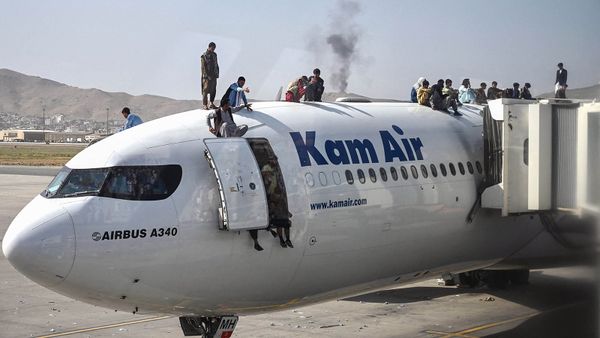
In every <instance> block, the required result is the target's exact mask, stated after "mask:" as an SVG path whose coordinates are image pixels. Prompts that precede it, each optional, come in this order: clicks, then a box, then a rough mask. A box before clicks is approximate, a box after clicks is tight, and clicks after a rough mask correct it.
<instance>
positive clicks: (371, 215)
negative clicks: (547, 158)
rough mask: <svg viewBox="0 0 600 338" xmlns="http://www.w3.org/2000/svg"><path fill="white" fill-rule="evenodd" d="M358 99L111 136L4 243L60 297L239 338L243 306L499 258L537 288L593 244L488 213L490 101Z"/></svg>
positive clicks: (528, 220) (563, 227)
mask: <svg viewBox="0 0 600 338" xmlns="http://www.w3.org/2000/svg"><path fill="white" fill-rule="evenodd" d="M348 101H349V102H330V103H321V102H313V103H291V102H259V103H255V104H254V106H253V108H254V110H253V111H248V110H242V111H240V112H239V113H237V114H235V121H236V123H238V124H246V125H247V126H248V132H247V133H246V134H245V135H244V136H243V137H232V138H216V137H215V136H214V135H213V134H211V133H210V132H209V130H208V127H207V125H206V117H207V114H208V113H209V111H205V110H193V111H188V112H183V113H179V114H175V115H171V116H167V117H163V118H160V119H157V120H153V121H150V122H146V123H143V124H141V125H139V126H136V127H134V128H131V129H128V130H125V131H123V132H120V133H117V134H115V135H112V136H110V137H107V138H106V139H104V140H102V141H100V142H97V143H95V144H93V145H91V146H90V147H88V148H86V149H84V150H82V151H81V152H80V153H79V154H77V155H76V156H75V157H73V158H72V159H71V160H70V161H69V162H68V163H67V164H66V166H65V167H64V168H63V169H62V170H60V172H59V173H58V174H57V176H56V177H55V178H54V179H53V180H52V182H51V183H50V184H49V185H48V187H47V188H46V189H45V190H44V191H43V192H41V193H40V194H39V195H38V196H36V197H35V198H34V199H33V200H32V201H31V202H30V203H29V204H28V205H27V206H25V207H24V208H23V210H22V211H21V212H20V213H19V214H18V216H17V217H16V218H15V219H14V220H13V222H12V223H11V225H10V227H9V229H8V231H7V233H6V235H5V237H4V240H3V243H2V250H3V252H4V254H5V256H6V257H7V259H8V260H9V262H10V263H11V264H12V265H13V266H14V267H15V268H16V269H17V270H18V271H19V272H21V273H22V274H23V275H25V276H27V277H28V278H30V279H31V280H33V281H35V282H36V283H38V284H40V285H42V286H44V287H46V288H48V289H51V290H53V291H55V292H57V293H60V294H63V295H65V296H68V297H71V298H73V299H77V300H79V301H82V302H86V303H90V304H94V305H98V306H102V307H106V308H110V309H115V310H121V311H129V312H133V313H139V314H151V313H161V314H172V315H176V316H179V319H180V324H181V327H182V330H183V333H184V334H185V335H201V336H204V337H228V336H230V335H231V334H232V333H233V330H234V329H235V325H236V323H237V321H238V316H243V315H251V314H259V313H266V312H271V311H279V310H284V309H290V308H295V307H300V306H305V305H308V304H313V303H317V302H323V301H327V300H333V299H339V298H342V297H348V296H352V295H358V294H361V293H366V292H370V291H373V290H378V289H383V288H387V287H390V286H394V285H400V284H406V283H413V282H415V281H418V280H423V279H431V278H435V277H436V276H440V275H444V274H449V273H454V274H455V273H460V272H467V271H475V270H479V269H486V268H487V269H491V270H495V271H498V272H499V273H498V274H497V275H495V276H496V277H495V278H500V279H502V280H505V281H507V280H510V279H512V280H513V281H514V282H515V283H516V282H526V280H527V276H528V271H529V270H528V269H533V268H543V267H549V266H560V265H563V264H567V263H568V262H572V261H573V259H574V258H579V257H580V256H585V254H582V252H584V253H585V250H574V249H573V248H570V247H568V246H567V245H564V243H563V241H560V240H559V238H566V237H568V238H569V240H570V242H572V243H575V242H576V241H578V240H579V239H578V238H580V237H577V236H572V234H569V231H570V230H569V229H571V228H570V227H569V225H572V224H574V223H582V222H583V220H581V219H579V218H577V217H568V216H552V224H553V227H552V229H551V230H552V231H550V229H549V228H548V222H544V219H542V216H541V215H538V214H535V213H522V214H515V215H511V216H509V217H502V216H501V214H500V211H499V210H496V209H485V208H477V205H478V203H479V200H480V194H481V187H482V186H483V185H485V183H486V177H487V175H488V174H489V171H490V168H489V167H490V165H489V163H488V161H489V159H488V158H486V157H484V142H483V138H482V126H483V117H482V116H483V111H484V109H483V107H482V106H477V105H469V104H465V105H463V106H462V107H460V108H459V110H460V112H461V113H462V114H463V115H462V116H460V117H455V116H452V115H449V114H446V113H444V112H440V111H434V110H432V109H431V108H429V107H425V106H420V105H417V104H413V103H402V102H393V103H390V102H360V101H361V100H348ZM357 101H358V102H357ZM266 165H270V166H271V168H270V170H268V171H266V170H264V167H265V166H266ZM545 217H548V216H545ZM275 220H279V221H280V222H279V224H280V225H279V226H280V227H281V226H282V225H281V224H283V226H284V227H285V225H286V224H287V225H290V224H291V226H290V228H289V229H290V234H291V235H290V243H289V244H292V245H291V246H290V245H288V243H286V242H285V241H282V240H279V239H278V238H273V237H272V235H274V234H272V232H271V231H268V229H267V228H269V225H272V224H274V223H276V222H275ZM263 230H267V231H263ZM253 233H254V234H255V235H256V237H257V239H258V242H257V243H259V246H260V247H261V249H263V250H262V251H259V250H257V249H255V247H254V245H253V243H254V242H253V239H252V236H251V235H252V234H253ZM557 234H558V235H557ZM274 236H276V235H274ZM282 239H283V238H282Z"/></svg>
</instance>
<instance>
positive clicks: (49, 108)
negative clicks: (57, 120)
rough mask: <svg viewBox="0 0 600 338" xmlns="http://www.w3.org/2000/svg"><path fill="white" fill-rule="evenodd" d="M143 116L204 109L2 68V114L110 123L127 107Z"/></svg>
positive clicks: (197, 103) (190, 103)
mask: <svg viewBox="0 0 600 338" xmlns="http://www.w3.org/2000/svg"><path fill="white" fill-rule="evenodd" d="M126 106H127V107H130V108H131V109H132V111H134V112H137V113H141V114H142V116H143V117H144V120H152V119H155V118H159V117H162V116H166V115H170V114H174V113H179V112H182V111H186V110H192V109H197V108H200V106H201V102H200V101H197V100H174V99H170V98H168V97H162V96H155V95H139V96H134V95H130V94H127V93H111V92H106V91H103V90H99V89H95V88H92V89H82V88H77V87H72V86H69V85H66V84H64V83H60V82H56V81H52V80H48V79H43V78H40V77H37V76H29V75H25V74H21V73H18V72H15V71H12V70H9V69H0V112H7V113H17V114H19V115H23V116H30V115H39V114H41V113H42V110H43V107H45V111H46V116H48V117H49V116H52V115H58V114H63V115H64V116H65V118H67V119H86V120H97V121H104V120H106V108H108V109H109V113H110V119H119V118H121V116H120V114H119V112H120V111H121V109H123V107H126Z"/></svg>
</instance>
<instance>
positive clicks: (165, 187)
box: [40, 164, 183, 201]
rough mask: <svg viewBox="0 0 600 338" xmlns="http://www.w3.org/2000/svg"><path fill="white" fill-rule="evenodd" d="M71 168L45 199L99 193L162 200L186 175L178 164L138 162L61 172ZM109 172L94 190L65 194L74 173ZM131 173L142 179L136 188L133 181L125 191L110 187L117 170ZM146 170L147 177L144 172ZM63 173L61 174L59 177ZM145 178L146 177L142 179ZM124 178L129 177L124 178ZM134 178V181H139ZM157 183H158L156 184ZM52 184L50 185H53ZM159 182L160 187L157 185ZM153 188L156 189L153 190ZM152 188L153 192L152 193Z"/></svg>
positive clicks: (140, 199)
mask: <svg viewBox="0 0 600 338" xmlns="http://www.w3.org/2000/svg"><path fill="white" fill-rule="evenodd" d="M65 170H68V171H69V173H68V175H67V176H66V177H64V178H63V179H62V182H61V183H60V187H59V188H58V189H57V190H56V191H55V193H54V194H52V195H50V194H49V192H48V189H46V190H44V191H43V192H42V193H41V194H40V195H41V196H43V197H45V198H69V197H83V196H96V197H106V198H114V199H120V200H138V201H158V200H164V199H167V198H169V197H170V196H171V195H172V194H173V193H174V192H175V191H176V190H177V188H178V187H179V186H180V184H181V180H182V177H183V169H182V168H181V166H180V165H178V164H164V165H136V166H114V167H103V168H85V169H83V168H79V169H74V168H69V167H66V166H65V167H64V168H63V169H61V171H60V172H59V174H60V173H62V172H64V171H65ZM103 170H105V171H106V174H105V175H104V177H103V179H102V182H101V183H100V184H97V185H94V189H82V190H81V191H74V192H69V193H64V189H65V186H66V185H67V184H68V183H69V182H70V180H71V179H73V177H74V175H82V174H84V173H86V172H88V171H89V172H93V171H100V172H101V171H103ZM123 172H127V173H128V174H131V173H132V172H133V174H134V175H135V177H134V178H135V179H139V181H137V183H134V184H136V185H135V186H134V187H131V184H130V183H131V182H129V181H125V184H126V185H127V186H129V188H130V189H128V190H126V191H123V192H116V191H115V190H112V191H111V189H110V187H109V186H108V185H109V182H114V181H112V180H113V179H115V177H116V176H115V175H116V174H117V173H119V174H122V173H123ZM142 172H143V174H144V175H146V176H140V177H138V175H142ZM58 177H59V175H58V174H57V178H58ZM142 177H143V178H144V180H142V179H141V178H142ZM122 179H127V177H123V178H122ZM135 179H134V182H136V180H135ZM55 180H56V178H55V179H54V180H53V181H52V182H51V183H50V185H51V184H52V183H53V182H54V181H55ZM153 184H154V185H153ZM50 185H49V186H50ZM155 185H156V186H155ZM150 188H152V189H150ZM158 188H160V189H161V190H159V192H157V189H158ZM148 191H150V192H148Z"/></svg>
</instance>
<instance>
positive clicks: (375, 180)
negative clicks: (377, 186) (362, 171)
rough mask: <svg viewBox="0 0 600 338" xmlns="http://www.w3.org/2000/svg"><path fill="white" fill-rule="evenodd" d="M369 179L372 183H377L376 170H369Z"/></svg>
mask: <svg viewBox="0 0 600 338" xmlns="http://www.w3.org/2000/svg"><path fill="white" fill-rule="evenodd" d="M369 178H370V179H371V182H373V183H375V182H377V175H376V174H375V170H373V168H369Z"/></svg>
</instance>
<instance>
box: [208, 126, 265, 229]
mask: <svg viewBox="0 0 600 338" xmlns="http://www.w3.org/2000/svg"><path fill="white" fill-rule="evenodd" d="M204 144H205V145H206V149H207V150H206V152H205V156H206V159H207V160H208V162H209V163H210V166H211V168H212V169H213V171H214V173H215V176H216V179H217V185H218V187H219V195H220V199H221V206H220V208H219V216H220V220H219V229H221V230H234V231H238V230H252V229H264V228H266V227H267V226H268V224H269V211H268V205H267V197H266V192H265V186H264V184H263V181H262V177H261V172H260V168H259V166H258V163H257V162H256V158H255V157H254V153H253V152H252V149H251V148H250V145H249V144H248V142H247V140H246V139H244V138H238V137H227V138H210V139H204Z"/></svg>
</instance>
